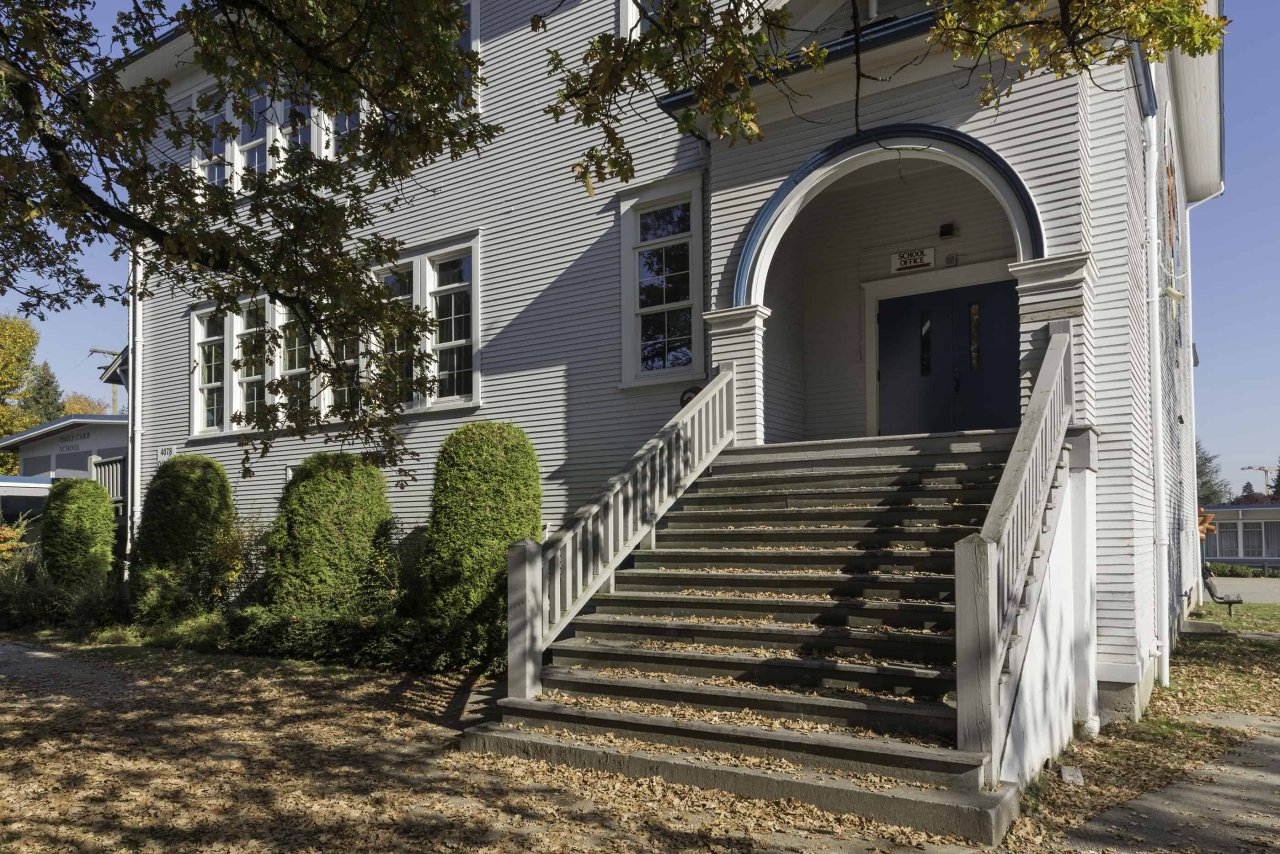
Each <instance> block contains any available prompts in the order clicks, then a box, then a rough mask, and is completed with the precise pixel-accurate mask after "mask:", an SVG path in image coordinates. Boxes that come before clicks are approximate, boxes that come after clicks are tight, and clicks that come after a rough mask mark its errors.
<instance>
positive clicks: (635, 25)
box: [618, 0, 644, 39]
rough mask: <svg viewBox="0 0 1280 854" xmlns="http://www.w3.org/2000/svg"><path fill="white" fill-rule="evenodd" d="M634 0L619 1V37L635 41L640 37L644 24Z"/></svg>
mask: <svg viewBox="0 0 1280 854" xmlns="http://www.w3.org/2000/svg"><path fill="white" fill-rule="evenodd" d="M643 20H644V19H643V18H641V17H640V10H639V9H637V8H636V4H635V2H634V0H618V35H619V36H622V37H623V38H628V39H633V38H635V37H636V36H638V35H640V32H641V30H640V25H641V23H642V22H643Z"/></svg>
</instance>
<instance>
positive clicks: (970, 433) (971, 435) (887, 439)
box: [720, 427, 1018, 457]
mask: <svg viewBox="0 0 1280 854" xmlns="http://www.w3.org/2000/svg"><path fill="white" fill-rule="evenodd" d="M1017 432H1018V429H1017V428H1016V427H1000V428H993V429H989V430H959V431H954V432H946V433H904V434H903V435H901V436H852V437H848V438H843V439H802V440H799V441H796V442H769V443H766V444H763V445H744V446H742V447H733V448H726V449H725V450H723V451H721V452H720V453H721V456H725V457H730V456H731V457H739V456H748V455H750V454H751V453H753V452H754V453H757V454H759V453H766V451H764V449H766V448H767V449H770V450H787V449H791V448H796V449H803V448H814V449H822V448H826V447H831V446H833V445H848V446H855V447H856V446H859V445H861V446H865V447H875V446H876V445H883V444H889V443H892V442H908V441H910V440H912V439H918V440H922V441H931V440H932V441H936V440H938V439H981V438H983V437H992V438H995V437H1007V438H1008V439H1009V442H1010V444H1012V441H1013V438H1014V437H1015V436H1016V435H1017Z"/></svg>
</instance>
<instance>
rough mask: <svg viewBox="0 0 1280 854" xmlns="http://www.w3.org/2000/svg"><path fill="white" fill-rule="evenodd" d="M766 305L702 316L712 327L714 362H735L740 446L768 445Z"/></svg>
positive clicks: (737, 308)
mask: <svg viewBox="0 0 1280 854" xmlns="http://www.w3.org/2000/svg"><path fill="white" fill-rule="evenodd" d="M770 313H771V312H770V311H769V309H768V308H766V307H765V306H763V305H743V306H736V307H734V308H721V309H716V310H715V311H708V312H706V313H705V314H703V315H702V318H703V320H705V321H706V322H707V324H708V327H709V332H710V335H709V341H710V351H711V363H712V364H713V365H714V364H726V363H729V362H732V363H733V366H734V384H735V389H736V394H735V398H736V400H735V405H736V416H737V425H738V430H737V438H736V440H735V444H738V445H762V444H764V322H765V320H766V319H767V318H768V317H769V314H770Z"/></svg>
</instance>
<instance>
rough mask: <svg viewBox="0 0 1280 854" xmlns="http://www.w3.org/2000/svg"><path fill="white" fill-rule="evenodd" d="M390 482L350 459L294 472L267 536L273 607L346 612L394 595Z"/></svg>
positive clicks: (317, 461)
mask: <svg viewBox="0 0 1280 854" xmlns="http://www.w3.org/2000/svg"><path fill="white" fill-rule="evenodd" d="M386 489H387V485H386V479H385V478H384V477H383V476H382V472H381V471H379V470H378V468H377V466H375V465H373V464H371V463H368V462H365V461H363V460H361V459H360V458H359V457H357V456H354V455H352V454H343V453H336V454H335V453H323V454H315V455H313V456H311V457H308V458H307V459H306V460H305V461H304V462H303V463H302V464H301V465H300V466H298V467H297V468H295V469H294V471H293V479H292V480H290V481H289V483H288V484H287V485H286V486H285V488H284V494H283V495H281V496H280V509H279V512H278V514H277V515H276V518H275V522H274V523H273V524H272V527H271V532H270V533H269V534H268V535H267V543H266V555H265V559H264V562H265V568H264V574H263V579H262V596H263V598H264V599H265V602H266V604H268V605H270V606H272V607H277V608H279V607H300V608H328V609H343V608H350V607H360V606H361V605H362V603H365V602H368V601H370V600H374V601H376V600H383V601H385V600H386V599H389V598H391V597H392V596H393V595H394V594H393V592H392V591H389V590H388V587H389V586H392V584H393V582H390V581H389V580H388V579H393V578H394V572H393V571H392V570H390V569H389V565H390V564H391V563H393V560H392V558H391V555H390V549H389V547H388V544H389V540H390V535H391V529H392V521H393V520H392V516H391V505H390V504H389V503H388V502H387V493H386Z"/></svg>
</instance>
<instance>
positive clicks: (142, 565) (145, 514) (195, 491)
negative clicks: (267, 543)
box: [133, 454, 239, 622]
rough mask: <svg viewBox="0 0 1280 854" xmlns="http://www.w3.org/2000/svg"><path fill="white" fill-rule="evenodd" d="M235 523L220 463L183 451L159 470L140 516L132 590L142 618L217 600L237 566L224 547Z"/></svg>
mask: <svg viewBox="0 0 1280 854" xmlns="http://www.w3.org/2000/svg"><path fill="white" fill-rule="evenodd" d="M234 526H235V505H234V503H233V502H232V498H231V483H230V481H229V480H228V479H227V473H226V471H225V470H224V469H223V467H222V464H221V463H219V462H218V461H217V460H214V459H211V458H209V457H206V456H202V455H200V454H180V455H178V456H176V457H173V458H171V459H169V460H167V461H166V462H164V463H163V464H161V465H160V467H159V468H157V469H156V473H155V474H154V475H152V477H151V484H150V486H148V488H147V498H146V500H145V501H144V502H143V505H142V519H141V520H140V521H139V523H138V537H137V547H136V552H137V554H136V555H135V557H136V558H137V560H136V563H137V574H136V577H135V583H134V590H133V593H134V597H135V602H136V610H137V612H138V616H139V618H140V619H142V620H143V621H144V622H160V621H164V620H168V619H173V618H176V617H180V616H183V615H184V614H186V613H189V612H191V611H195V610H208V609H211V608H215V607H217V606H218V605H220V604H221V603H222V601H223V597H224V596H225V594H226V592H227V588H228V586H229V585H230V583H231V581H232V580H234V578H235V576H236V574H237V573H238V571H239V565H238V561H236V560H235V557H234V555H228V554H227V549H226V548H224V546H226V545H227V544H228V543H229V542H230V540H231V538H232V536H233V534H234Z"/></svg>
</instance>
